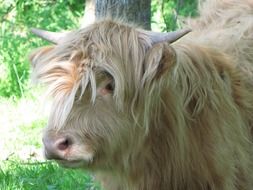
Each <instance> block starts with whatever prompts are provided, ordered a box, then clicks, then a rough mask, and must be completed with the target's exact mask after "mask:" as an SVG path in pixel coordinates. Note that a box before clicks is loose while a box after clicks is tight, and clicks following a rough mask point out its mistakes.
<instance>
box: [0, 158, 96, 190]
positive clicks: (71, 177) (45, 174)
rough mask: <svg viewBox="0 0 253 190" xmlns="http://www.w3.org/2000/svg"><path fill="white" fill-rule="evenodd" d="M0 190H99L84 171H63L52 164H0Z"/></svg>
mask: <svg viewBox="0 0 253 190" xmlns="http://www.w3.org/2000/svg"><path fill="white" fill-rule="evenodd" d="M0 189H1V190H70V189H71V190H72V189H73V190H99V189H100V188H99V186H98V184H96V183H95V182H94V181H93V179H92V177H91V176H90V175H89V174H88V173H87V172H84V171H80V170H72V169H64V168H61V167H59V166H58V165H57V164H55V163H53V162H26V163H23V162H21V161H16V160H15V161H13V160H6V161H2V162H0Z"/></svg>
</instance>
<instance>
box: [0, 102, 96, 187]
mask: <svg viewBox="0 0 253 190" xmlns="http://www.w3.org/2000/svg"><path fill="white" fill-rule="evenodd" d="M40 104H41V103H39V102H37V101H36V100H35V98H31V97H29V98H28V99H25V98H22V99H20V100H19V101H18V102H15V101H13V100H12V99H5V98H1V99H0V110H1V117H0V151H1V152H0V190H69V189H75V190H79V189H80V190H95V189H99V188H98V185H97V184H95V183H94V182H93V179H92V176H91V175H89V174H88V173H87V172H86V171H81V170H71V169H64V168H61V167H59V166H58V165H57V164H56V163H54V162H48V161H45V160H44V158H43V156H42V153H41V152H42V150H41V147H42V143H41V133H42V129H43V127H44V126H45V124H46V122H45V121H46V117H47V106H43V107H42V106H41V105H40Z"/></svg>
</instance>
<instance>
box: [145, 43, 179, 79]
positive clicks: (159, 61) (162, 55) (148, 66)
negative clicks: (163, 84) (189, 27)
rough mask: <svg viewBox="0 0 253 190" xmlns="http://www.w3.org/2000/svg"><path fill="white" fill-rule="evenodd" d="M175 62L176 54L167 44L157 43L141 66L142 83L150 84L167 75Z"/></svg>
mask: <svg viewBox="0 0 253 190" xmlns="http://www.w3.org/2000/svg"><path fill="white" fill-rule="evenodd" d="M175 62H176V53H175V51H174V49H173V48H172V47H171V46H170V45H169V44H168V43H158V44H155V45H153V47H152V48H150V49H149V50H148V52H147V54H146V56H145V60H144V65H143V72H144V74H143V82H144V83H147V82H152V81H153V80H156V79H159V78H160V77H161V76H162V75H164V74H165V73H167V71H169V70H170V68H171V67H172V66H173V65H174V63H175Z"/></svg>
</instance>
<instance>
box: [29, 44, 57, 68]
mask: <svg viewBox="0 0 253 190" xmlns="http://www.w3.org/2000/svg"><path fill="white" fill-rule="evenodd" d="M53 48H54V47H53V46H45V47H42V48H38V49H35V50H34V51H33V52H31V53H30V55H29V61H30V63H31V64H32V66H33V67H35V66H36V63H37V62H38V61H39V60H40V59H41V57H43V56H44V55H46V54H48V53H49V52H50V51H51V50H52V49H53Z"/></svg>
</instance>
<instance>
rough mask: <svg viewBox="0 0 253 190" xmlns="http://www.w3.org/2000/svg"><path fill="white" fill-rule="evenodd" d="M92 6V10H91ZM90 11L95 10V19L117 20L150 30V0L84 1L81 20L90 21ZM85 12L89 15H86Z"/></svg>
mask: <svg viewBox="0 0 253 190" xmlns="http://www.w3.org/2000/svg"><path fill="white" fill-rule="evenodd" d="M92 4H93V8H91V7H92V6H91V5H92ZM94 4H95V8H94ZM91 10H93V11H94V10H95V17H96V19H100V18H105V17H109V18H110V17H111V18H119V19H123V20H126V21H127V22H129V23H135V24H138V25H139V26H141V27H143V28H145V29H150V28H151V0H86V8H85V18H84V19H83V20H84V22H86V23H89V22H90V20H91V19H92V16H91V15H90V12H91ZM87 11H88V12H89V14H88V13H86V12H87ZM86 14H87V15H86ZM93 14H94V12H93ZM84 25H86V24H85V23H84ZM84 25H82V26H84Z"/></svg>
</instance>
